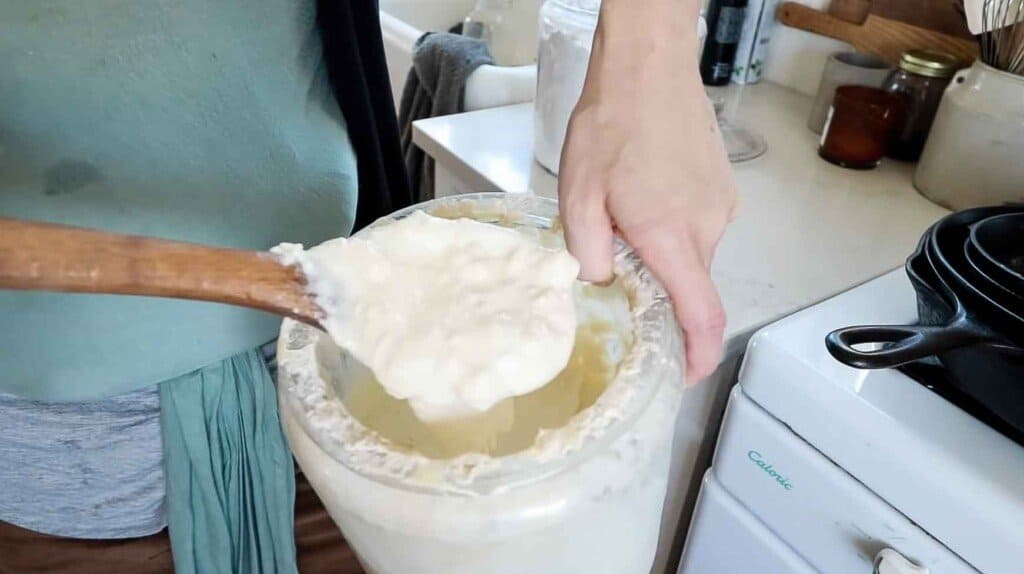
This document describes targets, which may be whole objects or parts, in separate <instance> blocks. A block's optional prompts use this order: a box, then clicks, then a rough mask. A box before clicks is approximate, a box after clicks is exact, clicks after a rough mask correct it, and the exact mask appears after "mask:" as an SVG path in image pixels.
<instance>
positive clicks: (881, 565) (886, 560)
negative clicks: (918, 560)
mask: <svg viewBox="0 0 1024 574" xmlns="http://www.w3.org/2000/svg"><path fill="white" fill-rule="evenodd" d="M875 574H928V569H927V568H925V567H924V566H918V565H917V564H914V563H913V562H911V561H910V560H908V559H907V558H906V557H905V556H903V555H902V554H900V553H899V552H897V551H895V550H893V549H892V548H886V549H885V550H882V551H881V552H879V553H878V554H876V555H875Z"/></svg>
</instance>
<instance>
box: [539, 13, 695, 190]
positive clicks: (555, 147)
mask: <svg viewBox="0 0 1024 574" xmlns="http://www.w3.org/2000/svg"><path fill="white" fill-rule="evenodd" d="M600 9H601V0H546V1H545V2H544V5H543V6H541V9H540V24H539V28H540V29H539V32H538V37H539V41H540V46H539V49H538V55H537V95H536V97H535V98H534V101H533V105H534V119H533V152H534V156H535V157H536V158H537V161H538V162H539V163H540V164H541V165H542V166H544V167H545V168H546V169H547V170H548V171H550V172H551V173H554V174H556V175H557V174H558V163H559V159H560V157H561V153H562V143H563V142H564V141H565V131H566V129H567V128H568V126H569V116H570V115H571V114H572V110H573V108H574V107H576V102H577V101H578V100H579V99H580V93H581V92H582V91H583V81H584V80H585V79H586V77H587V64H588V63H589V62H590V49H591V46H592V44H593V41H594V32H595V30H597V18H598V13H599V11H600ZM697 24H698V25H697V40H698V41H697V45H698V46H699V48H700V49H703V47H704V37H705V36H706V35H707V26H706V23H705V21H704V18H703V17H701V18H700V19H699V21H698V23H697ZM699 57H700V55H699V54H697V55H695V58H699Z"/></svg>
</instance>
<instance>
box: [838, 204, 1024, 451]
mask: <svg viewBox="0 0 1024 574" xmlns="http://www.w3.org/2000/svg"><path fill="white" fill-rule="evenodd" d="M906 271H907V275H908V276H909V277H910V281H911V283H912V284H913V286H914V290H915V291H916V292H917V312H918V323H917V324H916V325H884V326H883V325H874V326H859V327H847V328H845V329H839V330H837V331H834V332H832V333H830V334H829V335H828V337H826V339H825V343H826V346H827V348H828V350H829V352H830V353H831V354H832V356H833V357H835V358H836V359H838V360H839V361H841V362H843V363H845V364H847V365H850V366H852V367H857V368H861V369H883V368H890V367H897V366H901V365H906V364H908V363H915V362H931V363H934V362H938V363H940V364H941V367H942V368H943V370H944V371H945V379H946V380H947V381H948V382H949V384H950V385H952V386H953V387H955V390H956V391H957V392H958V393H959V394H961V395H964V396H966V397H969V399H970V400H972V401H973V402H974V403H975V404H976V405H977V406H979V407H980V408H981V409H983V410H985V411H987V414H989V415H991V416H993V417H995V418H996V419H998V420H999V421H1001V422H1002V423H1004V424H1005V425H1007V426H1009V427H1010V428H1012V429H1015V430H1016V431H1017V432H1018V433H1024V205H1012V206H1000V207H981V208H977V209H969V210H966V211H961V212H958V213H954V214H952V215H949V216H947V217H945V218H944V219H942V220H941V221H939V222H938V223H936V224H935V225H933V226H932V227H931V229H929V230H928V231H927V232H925V234H924V236H923V237H922V238H921V242H920V243H919V244H918V247H917V250H916V251H915V252H914V253H913V255H911V256H910V258H909V259H907V264H906ZM870 343H874V344H875V345H871V347H873V348H874V350H861V349H857V348H855V347H854V345H864V344H870Z"/></svg>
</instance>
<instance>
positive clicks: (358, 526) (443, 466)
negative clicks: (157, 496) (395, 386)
mask: <svg viewBox="0 0 1024 574" xmlns="http://www.w3.org/2000/svg"><path fill="white" fill-rule="evenodd" d="M417 209H423V210H426V211H427V212H429V213H431V214H433V215H437V216H442V217H472V218H475V219H480V220H484V221H489V222H493V223H496V224H499V225H505V226H509V227H512V228H515V229H517V230H519V231H520V232H522V233H525V234H527V235H529V236H530V237H533V238H535V240H536V241H538V242H541V243H544V244H546V245H550V246H559V245H561V244H562V238H561V233H560V228H559V226H558V225H557V223H556V216H557V205H556V204H555V202H553V201H550V200H545V199H542V198H538V197H535V196H529V195H518V194H515V195H512V194H475V195H469V196H458V197H449V198H444V199H438V200H434V201H431V202H428V203H425V204H421V205H419V206H414V207H413V208H410V209H407V210H404V211H401V212H398V213H396V214H394V215H392V216H390V217H388V218H385V219H383V220H381V221H379V222H377V223H375V224H374V225H387V224H388V223H389V222H390V221H394V220H396V219H397V218H401V217H404V216H406V215H408V214H409V213H411V212H412V211H414V210H417ZM615 266H616V274H617V280H616V281H615V283H613V284H612V285H611V286H610V287H596V286H587V285H583V284H580V285H579V286H578V292H577V297H576V308H577V315H578V318H579V328H578V330H577V335H576V345H575V349H574V351H573V355H572V358H571V359H570V361H569V364H568V366H567V367H566V368H565V370H564V371H563V372H562V373H561V374H559V375H558V376H557V377H556V378H555V379H553V380H552V381H551V382H550V383H548V385H547V386H545V387H543V388H541V389H539V390H537V391H534V392H532V393H529V394H527V395H523V396H520V397H515V398H512V399H508V400H506V401H504V402H503V403H499V404H498V405H497V406H495V407H494V408H492V409H491V410H490V411H487V412H486V413H481V414H480V415H479V416H474V417H470V418H467V419H461V420H457V421H450V422H448V423H444V424H443V425H439V424H436V423H431V424H426V423H423V422H421V421H419V420H418V419H416V418H415V415H414V414H413V413H412V411H411V409H410V407H409V405H408V404H407V403H406V402H405V401H401V400H398V399H395V398H393V397H390V396H388V395H387V394H386V393H384V392H383V389H382V388H381V387H380V385H379V384H377V383H376V381H375V380H374V379H373V375H372V374H371V373H370V372H369V371H368V370H367V369H366V367H364V366H362V365H360V364H359V363H358V362H356V361H355V360H354V359H353V358H352V357H351V356H349V355H347V354H346V353H345V352H344V351H343V350H342V349H340V348H338V347H337V346H335V344H334V342H333V341H332V340H331V338H330V337H329V336H327V335H326V334H324V333H322V332H320V331H318V330H316V329H314V328H312V327H309V326H306V325H303V324H300V323H297V322H295V321H292V320H285V322H284V324H283V325H282V328H281V337H280V340H279V343H278V364H279V369H280V372H279V373H280V374H279V381H278V392H279V395H280V403H281V417H282V421H283V425H284V429H285V433H286V435H287V436H288V441H289V443H290V445H291V448H292V450H293V452H294V454H295V458H296V460H297V461H298V463H299V466H300V467H302V470H303V472H304V473H305V475H306V476H307V477H308V479H309V481H310V483H311V484H312V485H313V487H314V489H315V490H316V492H317V494H319V496H320V498H321V500H323V502H324V505H325V507H326V508H327V510H328V512H329V513H330V515H331V517H332V518H333V519H334V521H335V522H336V523H337V524H338V526H339V527H340V528H341V530H342V532H343V533H344V535H345V538H346V539H347V540H348V542H349V543H350V544H351V546H352V548H353V549H354V550H355V552H356V554H357V555H358V557H359V560H360V562H361V563H362V564H363V566H364V567H365V569H366V570H367V571H368V572H370V573H372V574H427V573H438V572H444V573H446V574H480V573H487V574H523V573H527V572H558V573H560V574H576V573H579V574H584V573H586V574H602V573H604V574H622V573H624V572H647V571H649V570H650V568H651V565H652V563H653V561H654V555H655V551H656V547H657V542H658V534H659V526H660V522H661V514H662V505H663V502H664V499H665V494H666V487H667V481H668V470H669V468H668V467H669V458H670V456H669V453H670V446H671V440H672V432H673V428H674V421H675V417H676V414H677V411H678V408H679V404H680V398H681V396H682V393H683V386H682V372H681V371H682V369H681V366H680V363H679V360H680V357H681V349H680V342H681V337H680V334H679V330H678V327H677V325H676V322H675V320H674V318H673V314H672V309H671V305H670V304H669V302H668V298H667V296H666V295H665V293H664V291H663V290H662V289H661V287H660V286H659V285H658V284H657V283H656V282H655V281H653V280H652V279H651V278H650V275H649V274H648V272H647V271H646V270H645V269H644V268H643V266H642V264H641V263H640V261H639V258H638V257H636V255H635V254H633V252H632V251H631V250H629V249H628V248H627V247H625V246H624V245H622V244H619V245H618V246H617V255H616V263H615ZM438 352H440V353H443V352H444V350H443V349H438Z"/></svg>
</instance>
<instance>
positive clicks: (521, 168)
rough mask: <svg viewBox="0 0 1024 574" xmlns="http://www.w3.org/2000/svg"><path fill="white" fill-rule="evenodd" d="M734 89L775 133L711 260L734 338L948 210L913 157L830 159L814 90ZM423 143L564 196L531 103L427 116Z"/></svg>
mask: <svg viewBox="0 0 1024 574" xmlns="http://www.w3.org/2000/svg"><path fill="white" fill-rule="evenodd" d="M729 98H730V100H729V104H728V106H727V109H728V110H730V111H735V112H736V113H735V116H734V117H735V118H736V119H737V120H738V121H741V122H744V123H745V124H746V125H748V126H749V127H751V128H753V129H755V130H757V131H759V132H760V133H761V134H763V135H764V136H765V137H766V138H767V140H768V152H767V154H765V155H764V156H762V157H760V158H758V159H755V160H753V161H750V162H746V163H741V164H736V165H735V166H734V168H735V174H736V179H737V181H738V184H739V188H740V198H741V202H742V203H741V211H740V215H739V217H738V218H737V219H736V221H735V222H733V224H732V225H731V226H730V227H729V229H728V231H727V232H726V235H725V237H724V238H723V240H722V243H721V245H720V247H719V249H718V252H717V254H716V256H715V262H714V266H713V268H712V271H713V277H714V280H715V283H716V284H717V285H718V288H719V291H720V293H721V296H722V301H723V304H724V306H725V309H726V313H727V314H728V317H729V319H728V327H727V331H726V339H727V342H729V343H732V344H733V345H737V344H738V345H742V344H745V342H746V338H747V337H746V335H749V334H750V333H751V332H752V331H753V330H754V329H756V328H757V327H759V326H762V325H764V324H766V323H769V322H771V321H773V320H775V319H778V318H780V317H783V316H785V315H788V314H790V313H792V312H794V311H797V310H799V309H802V308H804V307H807V306H808V305H811V304H813V303H815V302H817V301H820V300H822V299H825V298H827V297H829V296H831V295H834V294H836V293H839V292H841V291H844V290H846V289H848V288H849V287H852V286H854V285H857V284H859V283H862V282H864V281H866V280H868V279H871V278H874V277H876V276H878V275H881V274H882V273H884V272H885V271H888V270H890V269H893V268H895V267H898V266H900V265H902V264H903V261H904V259H905V258H906V257H907V255H909V254H910V252H911V251H913V249H914V246H915V245H916V244H917V240H918V238H919V237H920V236H921V234H922V233H923V232H924V230H925V229H926V228H927V227H928V226H929V225H930V224H931V223H932V222H933V221H935V220H936V219H938V218H940V217H942V216H943V215H944V214H946V213H947V211H946V210H945V209H943V208H941V207H939V206H936V205H934V204H932V203H931V202H929V201H928V200H926V199H924V198H923V197H921V196H920V195H919V194H918V193H917V192H916V191H915V190H914V188H913V186H912V185H911V181H910V178H911V174H912V172H913V166H912V165H908V164H900V163H897V162H894V161H889V160H886V161H884V162H883V163H882V165H881V166H879V167H878V168H877V169H875V170H871V171H853V170H847V169H843V168H840V167H837V166H834V165H832V164H830V163H827V162H825V161H824V160H822V159H820V158H819V157H818V155H817V151H816V150H817V144H818V136H816V135H815V134H813V133H811V132H810V131H809V130H808V129H807V128H806V127H805V125H804V124H805V122H806V119H807V114H808V112H809V110H810V106H811V99H810V98H808V97H806V96H804V95H802V94H799V93H797V92H795V91H793V90H789V89H787V88H783V87H780V86H777V85H774V84H770V83H761V84H757V85H754V86H746V87H733V88H730V90H729ZM414 141H415V142H416V144H417V145H419V146H420V147H421V148H423V149H424V150H425V151H426V152H427V153H428V154H429V155H431V156H432V157H434V158H435V159H436V160H437V161H438V162H439V163H441V164H442V165H443V166H444V167H445V168H446V169H448V170H450V171H452V172H453V173H454V174H455V175H456V176H458V177H459V178H460V179H462V180H464V181H466V182H469V183H470V184H471V185H475V186H477V187H479V188H480V190H487V189H498V190H502V191H506V192H513V193H523V192H529V191H532V192H534V193H537V194H538V195H542V196H547V197H556V196H557V193H556V188H557V181H556V178H555V177H554V176H552V175H551V174H550V173H548V172H547V171H546V170H544V168H542V167H541V166H540V165H539V164H537V163H536V162H535V161H534V160H533V152H532V142H533V107H532V104H520V105H515V106H508V107H503V108H492V109H489V110H481V111H476V112H470V113H465V114H458V115H452V116H444V117H439V118H431V119H428V120H422V121H419V122H416V124H415V134H414ZM679 153H685V143H684V142H680V144H679ZM731 346H732V345H731Z"/></svg>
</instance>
